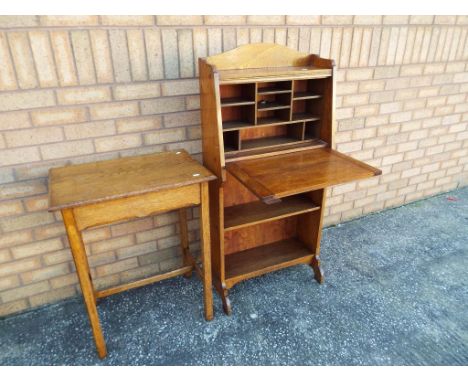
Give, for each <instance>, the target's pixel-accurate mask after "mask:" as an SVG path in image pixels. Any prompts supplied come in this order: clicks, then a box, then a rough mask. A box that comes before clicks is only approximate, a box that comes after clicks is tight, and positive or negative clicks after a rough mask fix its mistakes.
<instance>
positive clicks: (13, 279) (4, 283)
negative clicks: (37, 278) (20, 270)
mask: <svg viewBox="0 0 468 382" xmlns="http://www.w3.org/2000/svg"><path fill="white" fill-rule="evenodd" d="M19 285H20V281H19V279H18V276H16V275H12V276H8V277H2V278H1V279H0V291H4V290H7V289H13V288H16V287H18V286H19Z"/></svg>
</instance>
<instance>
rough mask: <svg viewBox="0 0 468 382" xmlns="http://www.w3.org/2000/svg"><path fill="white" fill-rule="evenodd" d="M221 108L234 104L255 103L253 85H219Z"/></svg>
mask: <svg viewBox="0 0 468 382" xmlns="http://www.w3.org/2000/svg"><path fill="white" fill-rule="evenodd" d="M219 89H220V96H221V106H222V105H223V104H229V103H236V102H252V103H254V102H255V83H248V84H226V85H220V87H219Z"/></svg>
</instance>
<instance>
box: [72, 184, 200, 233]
mask: <svg viewBox="0 0 468 382" xmlns="http://www.w3.org/2000/svg"><path fill="white" fill-rule="evenodd" d="M200 200H201V198H200V185H199V184H191V185H188V186H183V187H179V188H175V189H174V188H172V189H168V190H161V191H156V192H150V193H146V194H141V195H134V196H128V197H125V198H120V199H114V200H107V201H102V202H99V203H96V204H88V205H85V206H79V207H74V208H73V214H74V216H75V221H76V225H77V227H78V229H79V230H80V231H81V230H84V229H86V228H90V227H95V226H99V225H104V224H111V223H115V222H119V221H124V220H129V219H136V218H142V217H145V216H149V215H153V214H158V213H163V212H168V211H171V210H175V209H179V208H184V207H190V206H195V205H199V204H200Z"/></svg>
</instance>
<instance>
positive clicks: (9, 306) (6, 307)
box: [0, 299, 29, 316]
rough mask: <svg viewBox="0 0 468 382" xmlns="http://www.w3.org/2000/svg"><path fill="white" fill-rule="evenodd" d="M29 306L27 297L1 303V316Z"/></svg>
mask: <svg viewBox="0 0 468 382" xmlns="http://www.w3.org/2000/svg"><path fill="white" fill-rule="evenodd" d="M28 307H29V304H28V301H27V300H26V299H21V300H17V301H12V302H9V303H6V304H0V316H9V315H11V314H14V313H17V312H19V311H22V310H25V309H27V308H28Z"/></svg>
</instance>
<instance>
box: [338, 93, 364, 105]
mask: <svg viewBox="0 0 468 382" xmlns="http://www.w3.org/2000/svg"><path fill="white" fill-rule="evenodd" d="M367 103H369V94H350V95H346V96H344V97H343V106H356V105H364V104H367Z"/></svg>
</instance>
